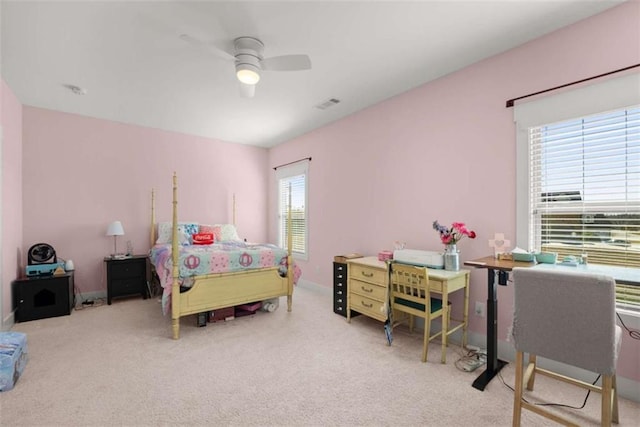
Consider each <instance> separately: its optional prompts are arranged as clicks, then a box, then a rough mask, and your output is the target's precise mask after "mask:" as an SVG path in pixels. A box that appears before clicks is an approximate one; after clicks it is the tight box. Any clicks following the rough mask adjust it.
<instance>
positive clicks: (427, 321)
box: [422, 315, 431, 362]
mask: <svg viewBox="0 0 640 427" xmlns="http://www.w3.org/2000/svg"><path fill="white" fill-rule="evenodd" d="M429 337H431V317H430V316H429V315H427V316H426V317H425V318H424V339H423V340H422V341H423V343H422V361H423V362H426V361H427V353H428V352H429Z"/></svg>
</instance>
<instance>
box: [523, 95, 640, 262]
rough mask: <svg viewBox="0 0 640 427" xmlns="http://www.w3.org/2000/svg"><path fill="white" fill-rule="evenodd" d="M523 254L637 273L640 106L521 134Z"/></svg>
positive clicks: (638, 257) (639, 204)
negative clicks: (584, 258) (582, 259)
mask: <svg viewBox="0 0 640 427" xmlns="http://www.w3.org/2000/svg"><path fill="white" fill-rule="evenodd" d="M529 174H530V177H529V215H530V218H529V227H530V231H529V242H528V247H529V248H535V249H540V250H543V251H548V252H557V253H558V254H559V255H560V256H568V255H574V256H580V255H582V254H586V255H588V259H589V261H590V262H594V263H597V264H609V265H622V266H633V267H640V106H636V107H631V108H625V109H621V110H617V111H613V112H607V113H601V114H596V115H592V116H587V117H581V118H578V119H572V120H566V121H562V122H559V123H553V124H546V125H542V126H535V127H532V128H529Z"/></svg>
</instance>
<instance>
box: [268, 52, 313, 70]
mask: <svg viewBox="0 0 640 427" xmlns="http://www.w3.org/2000/svg"><path fill="white" fill-rule="evenodd" d="M260 65H261V66H262V69H263V70H270V71H298V70H309V69H311V59H309V56H308V55H282V56H273V57H271V58H264V59H263V60H262V61H260Z"/></svg>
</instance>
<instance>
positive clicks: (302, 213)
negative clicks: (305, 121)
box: [276, 161, 309, 260]
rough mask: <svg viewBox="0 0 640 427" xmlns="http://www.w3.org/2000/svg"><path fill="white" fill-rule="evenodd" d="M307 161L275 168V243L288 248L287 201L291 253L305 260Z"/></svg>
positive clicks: (306, 241) (306, 245) (306, 238)
mask: <svg viewBox="0 0 640 427" xmlns="http://www.w3.org/2000/svg"><path fill="white" fill-rule="evenodd" d="M308 165H309V162H308V161H303V162H300V163H297V164H295V165H291V166H284V167H281V168H278V169H277V171H276V178H277V183H278V190H277V191H278V246H280V247H283V248H286V249H288V241H287V232H288V212H289V200H290V201H291V230H292V233H291V234H292V243H291V247H292V250H291V252H292V254H293V255H294V256H295V257H296V258H301V259H305V260H306V259H307V254H308V214H307V192H308V191H307V189H308V168H309V167H308Z"/></svg>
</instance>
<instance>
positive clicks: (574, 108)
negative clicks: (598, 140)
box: [514, 73, 640, 250]
mask: <svg viewBox="0 0 640 427" xmlns="http://www.w3.org/2000/svg"><path fill="white" fill-rule="evenodd" d="M637 104H640V73H635V74H630V75H627V76H623V77H618V78H615V79H609V80H606V81H604V82H602V83H598V84H593V85H590V86H586V87H582V88H579V89H575V90H572V91H567V92H562V93H559V94H557V95H553V96H546V97H543V98H539V99H537V100H534V101H530V102H525V103H522V104H517V105H516V106H515V107H514V122H515V125H516V244H517V246H518V247H520V248H523V249H527V250H530V249H534V248H529V247H528V246H529V241H530V239H529V229H530V225H529V212H530V209H531V205H530V195H529V188H530V182H529V176H530V167H529V162H530V158H529V129H530V128H532V127H536V126H542V125H545V124H548V123H555V122H559V121H563V120H569V119H572V118H576V117H584V116H589V115H593V114H598V113H602V112H606V111H613V110H619V109H623V108H626V107H628V106H631V105H637Z"/></svg>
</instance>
